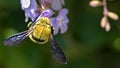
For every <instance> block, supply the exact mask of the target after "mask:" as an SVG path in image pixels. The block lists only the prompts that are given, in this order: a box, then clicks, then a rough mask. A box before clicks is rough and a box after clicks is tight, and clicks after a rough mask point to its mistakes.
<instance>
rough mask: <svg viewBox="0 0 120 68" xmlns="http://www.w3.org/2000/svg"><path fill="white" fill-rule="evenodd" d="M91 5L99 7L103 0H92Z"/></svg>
mask: <svg viewBox="0 0 120 68" xmlns="http://www.w3.org/2000/svg"><path fill="white" fill-rule="evenodd" d="M89 5H90V6H91V7H98V6H101V5H102V2H100V1H98V0H93V1H90V3H89Z"/></svg>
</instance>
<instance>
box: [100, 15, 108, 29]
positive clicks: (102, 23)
mask: <svg viewBox="0 0 120 68" xmlns="http://www.w3.org/2000/svg"><path fill="white" fill-rule="evenodd" d="M106 23H107V18H106V17H103V18H102V19H101V23H100V24H101V27H102V28H105V26H106Z"/></svg>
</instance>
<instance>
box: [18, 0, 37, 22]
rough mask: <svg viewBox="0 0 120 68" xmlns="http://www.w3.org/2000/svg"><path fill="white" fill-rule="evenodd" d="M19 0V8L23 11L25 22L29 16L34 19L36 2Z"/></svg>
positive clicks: (34, 0) (33, 0)
mask: <svg viewBox="0 0 120 68" xmlns="http://www.w3.org/2000/svg"><path fill="white" fill-rule="evenodd" d="M20 2H21V8H22V10H23V11H24V12H25V17H26V19H25V22H28V19H29V18H30V19H31V20H32V21H34V20H35V18H36V17H37V15H38V13H37V12H36V10H37V2H36V0H20Z"/></svg>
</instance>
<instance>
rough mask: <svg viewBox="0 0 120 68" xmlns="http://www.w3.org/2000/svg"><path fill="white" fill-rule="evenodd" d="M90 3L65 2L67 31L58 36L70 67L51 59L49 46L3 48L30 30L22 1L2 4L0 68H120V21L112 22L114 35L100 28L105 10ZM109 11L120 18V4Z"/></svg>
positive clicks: (113, 1) (115, 1)
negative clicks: (20, 34)
mask: <svg viewBox="0 0 120 68" xmlns="http://www.w3.org/2000/svg"><path fill="white" fill-rule="evenodd" d="M89 2H90V0H65V6H64V7H66V8H68V9H69V14H68V17H69V20H70V22H69V24H68V27H69V29H68V31H67V32H66V33H65V34H58V35H56V36H55V39H56V41H57V42H58V43H59V46H60V47H61V49H62V50H63V51H64V52H65V55H66V57H67V60H68V64H66V65H63V64H60V63H58V62H56V61H55V60H53V59H52V58H51V54H50V47H49V42H48V43H46V44H44V45H39V44H35V43H34V42H32V41H31V40H30V39H29V38H27V39H25V40H24V41H23V42H22V44H20V45H19V46H14V47H11V46H4V45H3V41H4V40H5V39H6V38H7V37H8V36H10V35H13V34H15V33H18V32H21V31H24V30H27V29H28V28H27V23H25V22H24V19H25V16H24V12H23V11H22V10H21V7H20V1H19V0H1V1H0V68H120V20H118V21H113V20H111V19H109V22H110V24H111V27H112V28H111V31H109V32H106V31H105V30H104V29H102V28H101V27H100V20H101V18H102V17H103V15H102V14H103V7H96V8H93V7H90V6H89ZM107 3H108V9H109V10H110V11H112V12H115V13H117V14H118V15H120V1H119V0H108V2H107Z"/></svg>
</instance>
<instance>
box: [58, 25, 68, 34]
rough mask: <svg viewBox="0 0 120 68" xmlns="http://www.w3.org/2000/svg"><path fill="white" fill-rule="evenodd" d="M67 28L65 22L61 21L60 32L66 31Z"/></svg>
mask: <svg viewBox="0 0 120 68" xmlns="http://www.w3.org/2000/svg"><path fill="white" fill-rule="evenodd" d="M67 29H68V26H67V24H64V23H62V24H61V26H60V32H61V34H63V33H65V32H66V31H67Z"/></svg>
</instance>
